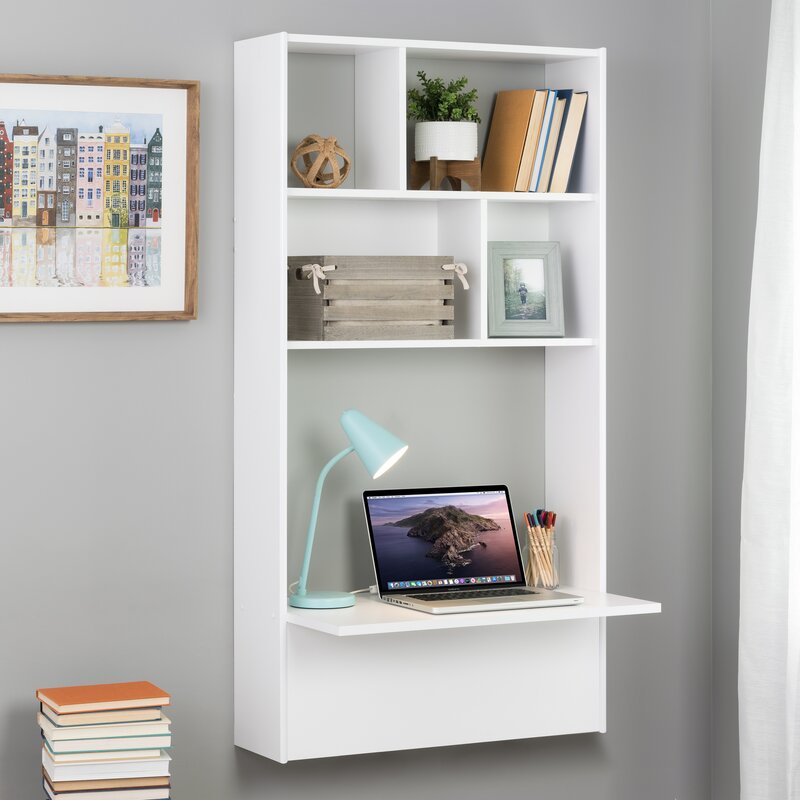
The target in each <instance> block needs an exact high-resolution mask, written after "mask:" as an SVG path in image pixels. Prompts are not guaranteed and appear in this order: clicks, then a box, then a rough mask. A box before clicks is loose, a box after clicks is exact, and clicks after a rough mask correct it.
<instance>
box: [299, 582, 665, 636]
mask: <svg viewBox="0 0 800 800" xmlns="http://www.w3.org/2000/svg"><path fill="white" fill-rule="evenodd" d="M560 591H564V592H567V593H569V594H577V595H581V596H582V597H583V598H584V602H583V603H581V604H580V605H577V606H555V607H549V608H524V609H513V610H509V611H479V612H471V613H467V614H442V615H434V614H425V613H423V612H421V611H413V610H411V609H405V608H398V607H397V606H392V605H389V604H388V603H384V602H382V601H381V600H379V599H378V598H377V597H376V596H373V595H369V596H359V597H357V598H356V604H355V606H353V607H352V608H341V609H335V610H328V609H299V608H290V609H288V610H287V614H286V622H287V623H288V624H290V625H297V626H299V627H301V628H309V629H311V630H315V631H320V632H321V633H327V634H330V635H331V636H367V635H374V634H381V633H402V632H404V631H425V630H445V629H451V628H476V627H486V626H495V625H519V624H523V623H531V622H554V621H558V620H565V621H566V620H577V619H600V618H603V617H621V616H631V615H635V614H658V613H660V612H661V603H655V602H652V601H650V600H638V599H636V598H633V597H623V596H622V595H616V594H607V593H605V592H593V591H588V590H585V589H579V588H574V587H565V586H562V587H561V589H560Z"/></svg>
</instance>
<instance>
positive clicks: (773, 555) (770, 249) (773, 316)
mask: <svg viewBox="0 0 800 800" xmlns="http://www.w3.org/2000/svg"><path fill="white" fill-rule="evenodd" d="M798 2H800V0H798ZM799 267H800V5H798V4H796V3H795V1H794V0H773V3H772V20H771V26H770V40H769V58H768V61H767V83H766V90H765V94H764V118H763V129H762V134H761V163H760V178H759V191H758V221H757V224H756V241H755V253H754V259H753V282H752V293H751V298H750V331H749V340H748V353H747V415H746V423H745V458H744V480H743V486H742V541H741V609H740V618H739V738H740V762H741V785H742V793H741V797H742V800H800V697H798V690H799V689H800V274H798V268H799Z"/></svg>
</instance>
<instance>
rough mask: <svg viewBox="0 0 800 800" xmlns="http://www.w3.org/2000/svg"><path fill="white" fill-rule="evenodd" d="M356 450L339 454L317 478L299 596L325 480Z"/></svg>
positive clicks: (299, 591) (351, 449)
mask: <svg viewBox="0 0 800 800" xmlns="http://www.w3.org/2000/svg"><path fill="white" fill-rule="evenodd" d="M353 450H354V448H353V447H347V448H345V449H344V450H342V452H341V453H337V454H336V455H335V456H334V457H333V458H332V459H331V460H330V461H329V462H328V463H327V464H326V465H325V466H324V467H323V468H322V471H321V472H320V473H319V478H317V488H316V490H315V492H314V502H313V504H312V505H311V519H310V520H309V521H308V534H307V535H306V552H305V555H304V556H303V568H302V569H301V570H300V580H299V581H298V583H297V590H296V593H297V594H305V593H306V583H307V581H308V568H309V565H310V564H311V550H312V549H313V547H314V532H315V531H316V528H317V515H318V514H319V501H320V497H322V486H323V484H324V483H325V478H327V477H328V473H329V472H330V471H331V470H332V469H333V467H334V466H335V465H336V464H338V463H339V462H340V461H341V460H342V459H343V458H344V457H345V456H348V455H350V453H352V452H353Z"/></svg>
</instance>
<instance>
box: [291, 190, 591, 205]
mask: <svg viewBox="0 0 800 800" xmlns="http://www.w3.org/2000/svg"><path fill="white" fill-rule="evenodd" d="M287 195H288V197H289V199H290V200H291V199H303V200H308V199H313V200H328V201H336V200H413V201H417V202H433V201H436V202H440V201H445V202H455V203H459V202H460V203H463V202H469V201H470V200H481V199H486V200H488V201H489V202H490V203H535V204H541V203H544V204H549V203H590V202H592V201H593V200H595V199H597V195H595V194H593V193H591V192H565V193H563V194H561V193H554V194H550V193H549V192H442V191H436V192H430V191H427V190H426V189H420V190H413V189H300V188H297V187H292V188H290V189H287Z"/></svg>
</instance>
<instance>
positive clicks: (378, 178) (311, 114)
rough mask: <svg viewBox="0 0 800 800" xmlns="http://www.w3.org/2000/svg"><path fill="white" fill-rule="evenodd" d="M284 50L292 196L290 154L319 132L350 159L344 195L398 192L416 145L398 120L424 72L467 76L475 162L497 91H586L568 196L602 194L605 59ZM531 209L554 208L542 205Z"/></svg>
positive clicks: (499, 52)
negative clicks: (477, 120) (475, 98)
mask: <svg viewBox="0 0 800 800" xmlns="http://www.w3.org/2000/svg"><path fill="white" fill-rule="evenodd" d="M287 45H288V82H289V91H288V138H287V154H286V164H287V181H288V186H289V187H290V189H293V190H297V189H300V188H301V183H300V181H299V180H298V179H297V178H296V177H295V176H294V175H293V174H292V172H291V170H290V168H289V166H288V164H289V159H290V157H291V154H292V152H293V150H294V148H295V146H296V145H297V143H298V142H299V141H300V140H301V139H302V138H303V137H304V136H307V135H308V134H311V133H317V134H320V135H323V136H335V137H336V138H337V139H338V141H339V144H340V145H341V146H342V147H343V148H344V149H345V151H346V152H347V153H348V154H349V155H350V156H351V158H352V162H353V163H352V170H351V173H350V176H349V177H348V179H347V181H346V182H345V184H344V185H343V186H342V190H378V191H392V192H394V191H403V190H405V189H406V186H407V176H408V170H409V164H410V161H411V159H412V158H413V146H414V125H413V123H411V122H408V121H407V119H406V92H407V90H408V88H409V87H411V86H414V85H416V84H417V78H416V73H417V71H418V70H420V69H423V70H425V71H426V72H427V73H428V74H429V75H431V76H441V77H443V78H446V79H449V78H455V77H459V76H460V75H466V76H467V78H468V79H469V85H470V86H474V87H476V88H477V89H478V95H479V102H478V105H479V108H478V110H479V113H480V116H481V118H482V120H483V122H482V124H481V125H480V126H479V127H478V136H479V141H478V147H479V154H481V155H482V152H483V147H484V144H485V142H486V135H487V132H488V130H489V127H490V123H491V112H492V107H493V104H494V98H495V95H496V93H497V92H498V91H500V90H503V89H517V88H573V89H578V90H586V91H588V92H589V104H588V106H587V111H586V118H585V121H584V130H583V132H582V134H581V139H580V142H579V145H578V151H577V153H576V157H575V163H574V167H573V175H572V178H571V182H570V193H571V195H572V196H573V197H574V196H575V195H576V194H580V195H582V196H592V195H594V194H596V193H598V192H600V191H602V188H603V187H602V183H603V181H602V175H601V169H602V167H601V164H602V158H601V153H602V152H603V150H604V148H605V142H604V138H603V133H602V132H603V131H604V129H605V125H604V120H603V119H602V118H601V117H602V115H603V113H604V111H603V109H604V107H605V98H604V93H605V86H604V83H603V77H602V76H603V75H604V74H605V70H604V63H603V62H604V60H605V50H602V49H601V50H586V49H574V48H542V47H523V46H516V45H486V44H476V43H463V44H455V45H454V44H453V43H444V42H443V43H430V42H415V41H406V40H392V39H353V38H350V37H311V36H300V35H296V34H289V35H288V37H287ZM593 100H594V102H593ZM310 191H322V192H326V193H327V192H336V191H337V190H310ZM338 191H341V190H338ZM422 191H423V192H424V191H427V190H422ZM465 191H468V189H467V187H466V186H465ZM509 194H512V193H509ZM514 194H520V195H522V194H523V193H514ZM489 199H491V196H489ZM536 202H557V201H554V200H553V199H552V198H549V199H548V200H543V201H536Z"/></svg>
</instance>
